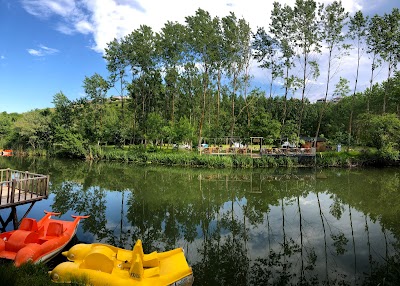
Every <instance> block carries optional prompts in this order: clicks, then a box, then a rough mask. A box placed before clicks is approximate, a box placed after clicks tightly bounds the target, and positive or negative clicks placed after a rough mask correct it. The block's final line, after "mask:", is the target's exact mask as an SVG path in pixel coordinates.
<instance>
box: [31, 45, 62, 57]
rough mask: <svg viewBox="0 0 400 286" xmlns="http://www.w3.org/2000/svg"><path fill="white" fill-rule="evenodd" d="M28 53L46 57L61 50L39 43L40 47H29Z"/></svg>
mask: <svg viewBox="0 0 400 286" xmlns="http://www.w3.org/2000/svg"><path fill="white" fill-rule="evenodd" d="M27 51H28V53H29V54H31V55H32V56H36V57H44V56H47V55H53V54H56V53H58V52H59V50H57V49H53V48H49V47H46V46H44V45H39V48H38V49H27Z"/></svg>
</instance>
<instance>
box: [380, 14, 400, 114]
mask: <svg viewBox="0 0 400 286" xmlns="http://www.w3.org/2000/svg"><path fill="white" fill-rule="evenodd" d="M399 34H400V10H399V9H398V8H393V10H392V13H390V14H386V13H385V15H384V16H383V21H382V30H381V34H380V36H381V42H380V43H381V45H380V49H379V51H380V56H381V58H382V59H383V60H385V61H386V62H387V65H388V75H387V85H386V86H387V87H389V86H390V77H391V76H392V73H393V70H394V69H395V68H396V66H397V64H398V62H399V60H400V36H399ZM389 88H390V87H389ZM388 93H389V91H388V89H387V88H385V93H384V96H383V108H382V112H383V113H385V112H386V106H387V96H388Z"/></svg>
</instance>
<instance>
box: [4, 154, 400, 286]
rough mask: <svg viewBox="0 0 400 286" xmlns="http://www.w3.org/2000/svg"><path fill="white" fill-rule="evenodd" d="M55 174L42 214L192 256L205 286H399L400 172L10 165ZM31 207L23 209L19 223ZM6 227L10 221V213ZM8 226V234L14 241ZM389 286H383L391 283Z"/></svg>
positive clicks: (84, 237) (35, 213)
mask: <svg viewBox="0 0 400 286" xmlns="http://www.w3.org/2000/svg"><path fill="white" fill-rule="evenodd" d="M8 167H9V168H12V169H17V170H28V171H31V172H37V173H43V174H50V179H51V195H50V196H49V198H48V199H47V200H43V201H40V202H38V203H36V204H35V205H34V207H33V208H32V210H31V211H30V213H29V216H31V217H35V218H37V219H39V218H40V217H41V216H42V214H43V210H44V209H46V210H53V211H59V212H62V213H63V216H62V218H64V219H68V218H70V215H71V214H81V215H83V214H90V215H91V217H90V218H89V219H86V220H84V221H83V222H82V223H81V224H80V226H79V229H78V232H77V240H78V241H82V242H87V243H91V242H104V243H110V244H113V245H116V246H119V247H124V248H132V246H133V244H134V242H135V241H136V239H138V238H140V239H142V241H143V244H144V248H145V251H146V252H150V251H154V250H160V251H163V250H167V249H171V248H175V247H183V248H184V249H185V252H186V256H187V259H188V262H189V263H190V265H191V266H192V267H193V269H194V275H195V285H321V284H326V285H328V284H331V285H339V284H340V285H378V283H381V285H391V284H393V285H396V283H397V282H398V280H397V279H398V277H400V267H399V264H400V263H399V259H400V256H399V253H400V252H399V246H398V242H399V241H398V239H399V235H400V212H399V209H400V169H391V168H388V169H368V170H342V169H334V170H332V169H331V170H315V169H306V170H302V169H293V170H273V169H261V170H206V169H180V168H161V167H137V166H133V165H127V164H116V163H109V164H105V163H99V164H89V163H85V162H78V161H60V160H42V159H41V160H34V161H32V160H21V159H16V158H1V157H0V168H8ZM27 209H28V206H20V207H18V208H17V210H18V215H19V217H21V216H22V215H23V214H24V213H25V211H26V210H27ZM0 214H1V215H2V218H3V219H6V217H7V216H8V214H9V210H1V211H0ZM11 228H12V225H11V224H10V225H9V226H8V227H7V229H11ZM383 282H384V283H383Z"/></svg>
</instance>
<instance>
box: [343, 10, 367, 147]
mask: <svg viewBox="0 0 400 286" xmlns="http://www.w3.org/2000/svg"><path fill="white" fill-rule="evenodd" d="M367 24H368V16H367V17H364V15H363V13H362V12H361V11H357V12H356V13H355V14H354V16H353V17H350V22H349V32H348V37H349V38H350V39H352V40H353V41H354V43H355V48H356V49H357V68H356V78H355V82H354V89H353V95H352V98H351V107H350V119H349V128H348V140H347V141H348V142H347V146H348V148H349V146H350V143H351V132H352V126H353V113H354V101H355V97H356V92H357V83H358V73H359V70H360V60H361V57H362V56H363V54H364V46H365V41H366V36H367Z"/></svg>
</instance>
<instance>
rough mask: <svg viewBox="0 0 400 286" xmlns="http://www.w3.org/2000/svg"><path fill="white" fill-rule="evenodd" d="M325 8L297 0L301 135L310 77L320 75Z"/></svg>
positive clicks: (295, 33) (295, 24)
mask: <svg viewBox="0 0 400 286" xmlns="http://www.w3.org/2000/svg"><path fill="white" fill-rule="evenodd" d="M322 8H323V5H320V6H319V7H318V10H317V4H316V2H315V1H314V0H296V4H295V6H294V10H293V13H294V16H293V27H294V28H293V34H292V35H293V37H294V39H295V43H296V46H297V56H298V58H299V60H300V65H301V67H300V68H301V73H302V75H301V108H300V113H299V121H298V122H299V123H298V132H297V136H298V137H300V133H301V125H302V119H303V113H304V104H305V99H306V88H307V84H308V81H309V80H310V79H316V78H317V77H318V76H319V66H318V63H317V61H316V54H319V53H320V52H321V50H320V47H321V44H320V24H319V17H318V16H319V14H320V12H321V10H322Z"/></svg>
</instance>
